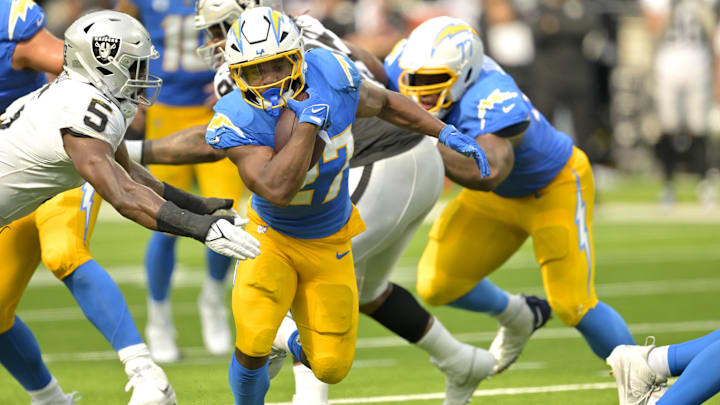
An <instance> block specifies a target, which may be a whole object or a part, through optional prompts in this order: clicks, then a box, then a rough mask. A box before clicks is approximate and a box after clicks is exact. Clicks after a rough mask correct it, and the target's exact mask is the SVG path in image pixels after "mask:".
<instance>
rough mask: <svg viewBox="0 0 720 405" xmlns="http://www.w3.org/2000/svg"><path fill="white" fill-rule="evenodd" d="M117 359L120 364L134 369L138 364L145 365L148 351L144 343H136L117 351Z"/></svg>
mask: <svg viewBox="0 0 720 405" xmlns="http://www.w3.org/2000/svg"><path fill="white" fill-rule="evenodd" d="M117 353H118V357H119V358H120V361H121V362H122V364H124V365H126V366H130V367H129V368H134V367H135V365H136V364H138V363H146V362H147V361H148V360H149V361H150V362H152V359H151V358H150V350H149V349H148V347H147V345H146V344H145V343H138V344H135V345H132V346H127V347H124V348H122V349H120V350H118V352H117Z"/></svg>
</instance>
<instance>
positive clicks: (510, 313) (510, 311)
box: [495, 294, 525, 325]
mask: <svg viewBox="0 0 720 405" xmlns="http://www.w3.org/2000/svg"><path fill="white" fill-rule="evenodd" d="M524 306H525V298H523V297H522V296H520V295H515V294H508V304H507V306H506V307H505V309H504V310H503V311H502V312H500V313H499V314H497V315H495V319H497V320H498V322H500V324H501V325H507V324H509V323H510V322H512V320H513V319H515V317H516V316H517V315H518V314H519V313H520V311H521V310H522V308H523V307H524Z"/></svg>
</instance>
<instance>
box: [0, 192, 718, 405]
mask: <svg viewBox="0 0 720 405" xmlns="http://www.w3.org/2000/svg"><path fill="white" fill-rule="evenodd" d="M637 194H642V193H641V192H638V193H637ZM646 194H650V192H646ZM606 201H607V200H606ZM621 202H623V201H621ZM633 207H635V208H628V207H627V206H625V205H618V204H615V205H611V204H608V206H607V207H600V208H599V210H598V212H597V220H596V226H595V248H596V258H597V259H596V261H597V277H596V281H595V282H596V286H597V290H598V295H599V296H600V298H601V299H603V300H604V301H606V302H607V303H609V304H610V305H612V306H614V307H615V308H616V309H617V310H618V311H619V312H620V313H621V314H622V315H623V316H624V317H625V320H626V321H627V323H628V324H629V325H630V329H631V330H632V331H633V333H634V334H635V337H636V339H637V340H638V342H640V343H642V341H643V340H644V339H645V337H646V336H647V335H654V336H656V337H657V343H658V344H661V345H662V344H668V343H675V342H680V341H684V340H687V339H690V338H694V337H698V336H701V335H703V334H705V333H707V332H710V331H712V330H715V329H718V328H720V316H719V315H720V310H718V306H717V302H718V294H719V293H720V274H718V269H720V247H719V245H720V244H719V243H718V242H719V240H720V239H719V237H718V235H720V220H718V214H717V213H715V214H712V215H710V214H704V213H703V212H698V211H697V210H691V211H692V212H695V215H689V214H688V215H676V216H673V215H664V214H663V213H662V211H657V212H656V211H654V210H656V208H652V206H651V207H650V208H647V207H646V208H643V207H645V206H633ZM106 209H107V208H106ZM633 209H634V210H635V211H633ZM655 218H657V219H658V220H661V221H659V222H658V221H656V220H655ZM428 228H429V225H424V226H423V227H422V228H421V229H420V231H419V232H418V233H417V235H416V237H415V239H414V241H413V243H412V245H411V247H410V248H409V249H408V251H407V252H406V255H405V256H404V257H403V259H402V260H401V262H400V263H399V265H398V268H397V269H396V271H395V273H394V276H393V277H394V280H395V282H397V283H399V284H402V285H404V286H406V287H408V288H409V289H411V290H412V291H414V280H415V275H414V270H415V264H416V263H417V260H418V258H419V256H420V254H421V252H422V249H423V247H424V245H425V242H426V240H427V231H428ZM148 235H149V232H148V231H146V230H144V229H142V228H140V227H139V226H137V225H135V224H132V223H130V222H127V221H124V222H101V223H100V224H99V225H98V227H97V229H96V231H95V235H94V237H93V242H92V250H93V252H94V254H95V257H96V258H97V260H98V261H99V262H100V263H101V264H102V265H104V266H105V267H106V268H107V269H108V270H109V271H110V273H111V275H112V276H113V277H114V278H115V280H116V281H117V282H118V283H119V285H120V287H121V289H122V291H123V293H124V294H125V297H126V299H127V301H128V304H129V306H130V309H131V312H132V314H133V316H134V317H135V320H136V322H137V324H138V326H139V328H140V329H141V331H142V329H143V328H144V324H145V320H146V315H145V294H146V291H145V288H144V273H143V272H142V268H141V263H142V256H143V252H144V247H145V243H146V241H147V239H148ZM179 252H180V257H179V259H178V261H179V263H180V264H181V267H180V268H179V269H178V270H177V272H176V274H175V278H174V283H175V288H174V290H173V292H172V301H173V305H174V310H175V322H176V326H177V329H178V333H179V344H180V346H181V348H182V351H183V356H184V357H183V360H182V361H181V362H179V363H177V364H172V365H167V366H165V367H164V369H165V371H166V372H167V374H168V376H169V378H170V380H171V382H172V384H173V386H174V388H175V390H176V391H177V396H178V400H179V403H181V404H231V403H232V395H231V394H230V390H229V387H228V385H227V364H228V361H229V357H221V358H217V357H212V356H210V355H208V354H207V353H206V352H205V351H204V349H203V347H202V341H201V337H200V326H199V321H198V317H197V308H196V298H197V294H198V292H199V286H200V282H201V281H202V278H203V276H204V275H203V270H202V266H203V260H204V254H203V249H202V245H200V244H199V243H197V242H194V241H190V240H184V241H182V242H181V244H180V245H179ZM492 279H493V281H494V282H495V283H497V284H498V285H500V286H502V287H504V288H506V289H508V290H509V291H511V292H517V293H519V292H525V293H531V294H542V288H541V281H540V272H539V270H538V268H537V265H536V264H535V262H534V258H533V254H532V250H531V249H530V246H529V244H526V245H525V246H523V248H522V249H521V250H520V251H519V252H518V254H516V255H515V256H514V257H513V258H512V259H511V260H510V261H509V262H508V263H507V264H506V265H505V266H503V268H501V269H500V270H499V271H497V272H496V273H495V274H493V276H492ZM228 302H229V294H228ZM431 311H432V312H433V313H434V314H435V315H437V317H438V318H439V319H440V320H441V321H442V322H443V323H444V324H445V325H446V326H447V327H448V329H450V330H451V331H452V332H453V333H455V334H456V336H457V337H458V338H459V339H460V340H463V341H465V342H468V343H472V344H475V345H478V346H481V347H488V346H489V344H490V340H491V339H492V337H493V336H494V333H495V330H496V325H495V322H494V321H493V320H491V319H490V318H488V317H487V316H484V315H481V314H473V313H469V312H463V311H460V310H456V309H450V308H433V309H431ZM19 314H20V316H21V317H23V319H25V321H26V322H27V324H28V325H29V326H30V328H31V329H32V330H33V331H34V333H35V335H36V337H37V339H38V341H39V342H40V346H41V348H42V350H43V353H44V356H45V358H46V360H47V362H48V365H49V367H50V369H51V371H52V372H53V373H54V375H55V376H56V377H57V378H58V380H59V381H60V383H61V385H62V386H63V388H64V389H65V390H66V391H74V390H77V391H80V392H81V393H82V395H83V400H82V402H81V403H82V404H102V405H114V404H126V403H127V401H128V399H129V395H128V394H127V393H125V392H123V387H124V385H125V383H126V382H127V378H126V376H125V374H124V372H123V370H122V367H121V365H120V363H119V361H117V357H116V355H115V353H114V352H113V351H112V349H111V347H110V345H109V344H108V343H107V342H106V341H105V340H104V339H103V338H102V337H101V335H100V334H99V333H98V332H97V331H96V330H95V329H94V328H93V327H92V326H91V325H90V323H89V322H87V321H86V320H85V318H84V317H83V315H82V313H81V311H80V310H79V309H78V307H77V306H76V305H75V302H74V301H73V299H72V297H71V296H70V294H69V292H68V291H67V290H66V289H65V288H64V286H62V284H61V283H59V282H58V281H57V280H55V279H54V278H53V277H52V276H51V275H50V274H49V272H48V271H47V270H45V269H43V268H40V269H38V271H37V274H36V275H35V277H34V279H33V282H32V283H31V286H30V288H28V290H27V291H26V292H25V295H24V298H23V300H22V302H21V305H20V309H19ZM587 384H594V385H587ZM443 390H444V378H443V376H442V374H441V373H440V372H439V371H437V370H436V369H435V368H434V366H432V365H431V364H430V363H429V361H428V356H427V355H426V354H425V353H424V352H422V351H420V350H419V349H416V348H415V347H412V346H409V345H407V344H405V343H404V342H403V341H401V340H400V339H399V338H396V337H393V335H391V333H389V332H388V331H386V330H385V329H383V328H382V327H381V326H379V325H377V324H376V323H375V322H374V321H372V320H370V319H369V318H367V317H363V316H362V315H361V319H360V333H359V339H358V349H357V353H356V363H355V366H354V367H353V369H352V370H351V372H350V374H349V375H348V377H347V378H346V379H345V380H344V381H343V382H341V383H340V384H338V385H336V386H332V387H331V389H330V397H331V399H347V400H345V401H341V402H339V403H360V401H351V400H349V399H353V398H365V397H380V396H394V398H385V399H379V400H375V401H366V402H365V403H370V402H372V403H389V402H391V401H394V400H397V401H398V402H399V403H403V404H439V403H441V399H438V398H439V394H438V395H435V394H437V393H441V392H442V391H443ZM553 391H555V392H553ZM292 393H293V378H292V367H291V364H290V363H289V362H288V363H287V364H286V365H285V368H284V369H283V370H282V372H281V373H280V374H279V375H278V377H277V378H276V379H274V380H273V381H272V385H271V388H270V392H269V394H268V396H267V401H268V402H272V403H278V402H287V401H290V399H291V397H292ZM422 394H428V395H425V396H423V395H422ZM478 394H479V395H482V396H480V397H477V398H476V399H475V400H474V401H473V403H487V402H490V403H494V404H613V403H617V394H616V390H615V388H614V380H613V379H612V378H611V377H610V376H609V375H608V368H607V367H606V366H605V364H604V362H603V361H601V360H599V359H598V358H596V357H595V356H594V355H593V354H592V352H591V351H590V349H589V348H588V347H587V346H586V344H585V342H584V341H583V339H582V338H581V337H580V335H579V333H577V332H576V331H575V330H574V329H570V328H567V327H565V326H564V325H563V324H562V323H561V322H560V321H559V320H558V319H553V320H551V321H550V322H549V324H548V325H547V326H546V327H545V328H544V329H543V330H541V331H539V332H538V333H537V334H536V335H535V336H534V337H533V340H532V341H531V342H530V344H529V345H528V346H527V348H526V350H525V352H524V354H523V356H522V357H521V358H520V360H519V362H518V363H517V364H516V365H515V366H514V367H513V368H511V369H510V370H509V371H507V372H505V373H504V374H502V375H500V376H498V377H495V378H492V379H491V380H488V381H485V382H483V383H482V384H481V385H480V387H479V391H478ZM424 398H428V399H424ZM28 402H29V400H28V397H27V395H26V394H25V392H24V391H23V390H22V389H21V387H20V386H19V384H17V382H16V381H15V380H14V379H12V378H11V377H10V376H9V374H8V373H7V372H6V371H5V370H4V369H2V370H0V404H27V403H28ZM709 403H714V404H720V399H715V400H711V401H710V402H709Z"/></svg>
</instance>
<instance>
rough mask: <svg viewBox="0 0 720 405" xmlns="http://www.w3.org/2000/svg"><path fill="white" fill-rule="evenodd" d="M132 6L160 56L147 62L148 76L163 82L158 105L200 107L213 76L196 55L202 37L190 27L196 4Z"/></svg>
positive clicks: (168, 0)
mask: <svg viewBox="0 0 720 405" xmlns="http://www.w3.org/2000/svg"><path fill="white" fill-rule="evenodd" d="M131 2H132V3H133V5H134V6H135V7H136V8H137V10H138V14H139V17H140V21H142V23H143V25H144V26H145V28H147V30H148V32H149V33H150V39H151V40H152V43H153V45H155V49H157V51H158V53H160V58H158V59H155V60H151V61H150V74H153V75H158V76H160V77H161V78H162V79H163V88H162V91H161V92H160V95H159V97H158V101H159V102H161V103H163V104H169V105H176V106H197V105H202V104H203V102H204V101H205V99H206V98H207V97H208V95H209V93H207V92H206V91H205V86H206V85H207V84H208V83H211V82H212V80H213V76H214V73H213V72H212V71H211V70H210V68H209V67H208V66H207V65H206V64H205V63H204V62H203V61H202V59H200V57H199V56H197V54H196V53H195V50H196V49H197V47H198V46H199V45H200V44H201V43H202V35H203V34H202V32H201V31H196V30H195V28H194V25H193V21H194V19H195V1H193V0H191V1H187V0H131Z"/></svg>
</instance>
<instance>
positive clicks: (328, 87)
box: [206, 48, 362, 239]
mask: <svg viewBox="0 0 720 405" xmlns="http://www.w3.org/2000/svg"><path fill="white" fill-rule="evenodd" d="M305 63H306V66H307V70H306V71H305V82H306V84H307V86H308V87H311V88H313V89H315V90H316V91H318V93H319V94H320V95H321V96H322V97H323V98H324V99H325V100H327V101H328V103H329V105H330V117H331V124H330V127H329V128H328V129H327V134H328V136H329V137H330V139H331V141H332V142H331V143H330V144H328V145H326V146H325V150H324V152H323V157H322V158H321V159H320V160H319V161H318V163H317V164H316V165H315V166H314V167H312V168H311V169H310V170H309V171H308V172H307V175H306V177H305V183H304V186H303V188H302V189H301V190H300V191H299V192H298V193H297V195H296V196H295V198H294V199H293V200H292V201H291V202H290V205H289V206H288V207H278V206H275V205H273V204H271V203H270V202H269V201H267V200H266V199H264V198H262V197H260V196H258V195H253V197H252V208H253V209H254V210H255V211H256V212H257V213H258V215H260V217H261V218H262V219H263V221H265V222H266V223H267V224H268V225H270V227H272V228H273V229H275V230H277V231H279V232H282V233H284V234H286V235H289V236H292V237H296V238H302V239H315V238H322V237H326V236H330V235H332V234H334V233H336V232H337V231H338V230H340V229H341V228H342V227H343V226H344V225H345V223H346V222H347V220H348V218H349V217H350V214H351V212H352V203H351V201H350V196H349V193H348V183H347V178H348V167H349V161H350V158H351V157H352V154H353V148H354V142H353V135H352V124H353V122H354V121H355V111H356V110H357V105H358V101H359V99H360V94H359V91H358V90H359V89H360V84H361V82H362V78H361V77H360V74H359V72H358V70H357V68H356V67H355V65H354V64H353V62H352V61H350V59H348V58H347V57H345V56H343V55H340V54H336V53H333V52H330V51H328V50H325V49H321V48H318V49H313V50H311V51H308V52H307V53H305ZM277 120H278V117H274V116H272V115H270V114H269V113H267V112H265V111H263V110H261V109H259V108H255V107H253V106H251V105H249V104H247V102H246V101H245V99H244V98H243V96H242V93H241V92H240V91H239V90H234V91H232V92H231V93H229V94H227V95H226V96H224V97H223V98H221V99H220V101H218V103H217V104H216V105H215V116H214V117H213V120H212V121H211V122H210V125H208V130H207V134H206V140H207V142H208V144H210V145H211V146H212V147H214V148H217V149H225V148H232V147H235V146H243V145H260V146H268V147H274V145H275V143H274V134H275V124H276V123H277Z"/></svg>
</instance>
